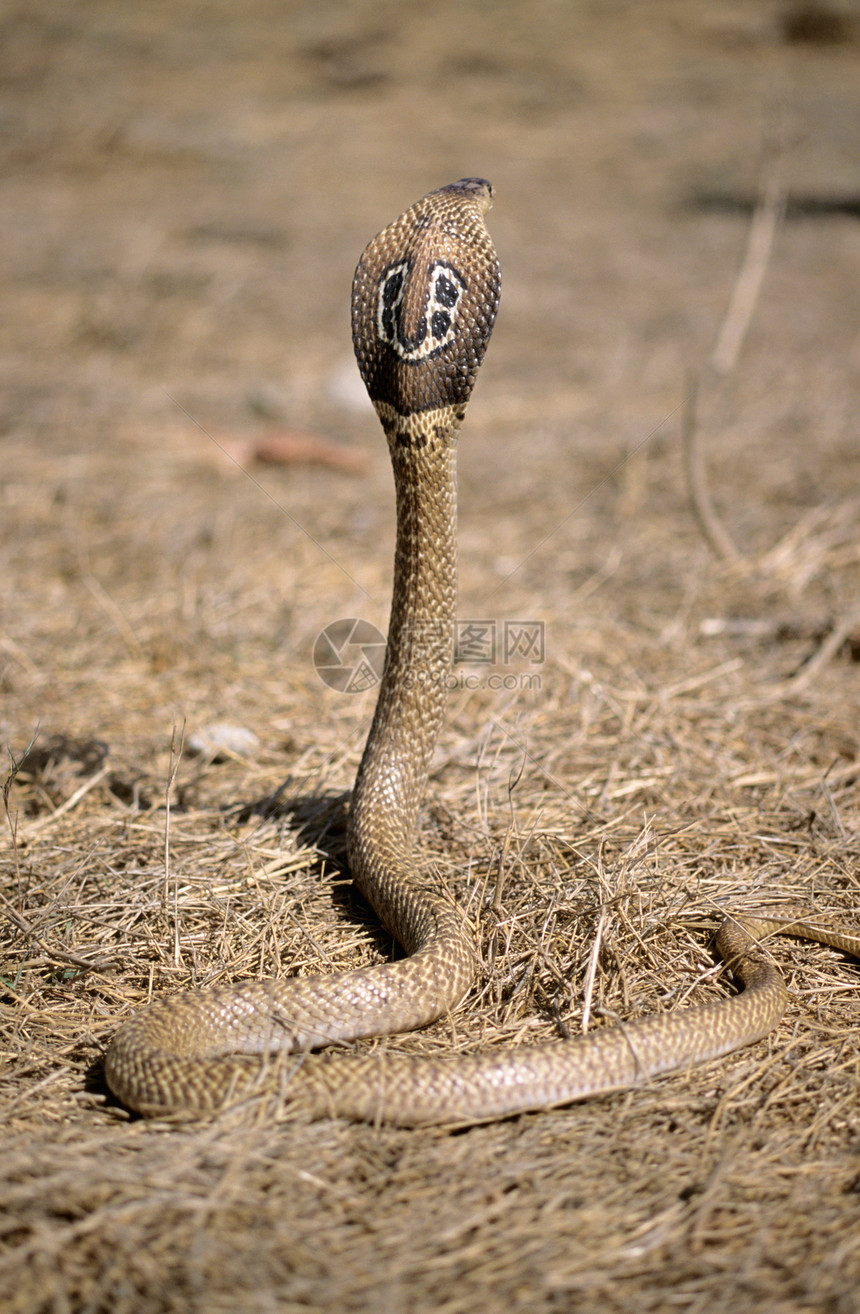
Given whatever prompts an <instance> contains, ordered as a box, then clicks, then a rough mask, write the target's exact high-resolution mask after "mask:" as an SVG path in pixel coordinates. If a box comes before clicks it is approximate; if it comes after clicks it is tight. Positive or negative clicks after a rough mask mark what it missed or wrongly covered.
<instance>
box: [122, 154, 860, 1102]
mask: <svg viewBox="0 0 860 1314" xmlns="http://www.w3.org/2000/svg"><path fill="white" fill-rule="evenodd" d="M491 197H492V189H491V187H490V185H489V183H486V182H484V181H483V180H482V179H477V178H466V179H463V180H461V181H460V182H458V183H454V184H453V185H451V186H449V187H443V188H441V189H440V190H439V191H435V192H431V193H430V194H429V195H428V196H426V197H424V199H423V200H421V201H419V202H418V203H417V204H416V205H414V206H412V207H411V209H409V210H407V211H406V213H405V214H403V215H401V217H400V218H399V219H397V220H396V221H395V222H394V223H393V224H391V225H390V226H389V227H388V228H386V229H385V230H384V231H383V232H382V233H380V234H379V236H378V237H376V238H375V239H374V240H373V241H372V242H371V243H370V245H369V246H368V248H367V250H366V251H365V252H364V255H363V256H362V258H361V261H360V263H359V265H358V269H357V270H356V274H355V281H354V284H353V296H352V323H353V340H354V343H355V351H356V356H357V359H358V365H359V369H360V371H361V374H362V377H363V379H364V382H365V384H366V386H367V389H368V392H369V394H370V397H371V400H372V401H373V403H374V406H375V407H376V410H377V413H378V415H379V418H380V420H381V422H382V425H383V428H384V430H385V433H386V436H387V438H388V444H389V449H390V453H391V459H392V463H393V467H394V477H395V486H396V498H397V548H396V555H395V564H394V593H393V602H392V611H391V621H390V629H389V636H388V647H387V654H386V666H385V671H384V674H383V679H382V684H381V687H380V693H379V699H378V703H377V707H376V713H375V716H374V719H373V724H372V727H371V730H370V734H369V736H368V740H367V746H366V748H365V751H364V756H363V758H362V762H361V766H360V768H359V772H358V777H357V779H356V784H355V790H354V793H353V798H352V805H351V810H350V820H349V831H348V851H349V860H350V865H351V869H352V874H353V877H354V879H355V881H356V883H357V885H358V886H359V888H360V889H361V890H362V892H363V893H364V895H365V896H366V897H367V898H368V899H369V901H370V902H371V904H372V905H373V907H374V909H375V911H376V913H377V914H378V916H379V918H380V920H381V921H382V923H383V924H384V925H385V927H386V928H387V929H388V930H389V931H390V932H391V934H392V935H393V936H395V937H396V939H397V940H398V941H399V942H400V943H401V944H402V945H403V947H404V948H405V949H406V951H407V954H408V955H409V956H408V957H407V958H405V959H403V960H401V961H399V962H396V963H389V964H386V965H383V966H380V967H372V968H364V969H361V970H358V971H353V972H347V973H344V974H343V975H340V976H332V977H316V978H293V979H287V980H277V981H271V982H258V981H251V982H245V983H242V984H239V985H236V986H229V987H223V988H216V989H212V990H206V991H201V992H199V993H195V994H185V995H177V996H173V997H169V998H166V999H162V1000H158V1001H156V1002H155V1003H154V1004H152V1005H150V1007H149V1008H147V1009H145V1010H143V1011H142V1012H141V1013H138V1014H137V1015H136V1016H135V1017H133V1018H132V1019H131V1020H130V1021H128V1022H126V1023H125V1024H124V1025H123V1026H122V1027H121V1028H120V1029H119V1031H118V1032H117V1034H116V1035H115V1037H114V1039H113V1041H112V1043H111V1045H110V1047H109V1049H108V1052H107V1055H106V1059H105V1071H106V1076H107V1080H108V1084H109V1085H110V1087H111V1089H112V1090H113V1091H114V1093H115V1094H116V1095H117V1096H118V1097H119V1098H120V1099H121V1100H122V1101H123V1103H125V1104H126V1105H128V1106H129V1107H130V1108H132V1109H134V1110H137V1111H138V1112H140V1113H144V1114H151V1115H157V1114H167V1113H174V1112H188V1113H192V1114H199V1113H204V1112H207V1111H210V1110H215V1109H217V1108H218V1107H220V1106H221V1105H222V1104H224V1103H225V1101H228V1100H230V1099H232V1098H234V1097H236V1096H239V1095H241V1094H242V1093H243V1092H244V1091H246V1090H247V1089H248V1088H249V1087H251V1086H253V1085H254V1084H255V1083H256V1084H257V1085H259V1084H260V1082H261V1074H262V1081H263V1082H264V1083H265V1081H266V1080H269V1079H270V1080H275V1079H276V1077H277V1079H279V1080H280V1082H281V1085H282V1087H283V1088H284V1091H285V1097H286V1100H287V1102H288V1105H289V1107H291V1108H295V1109H296V1110H297V1111H299V1112H302V1113H304V1114H309V1115H310V1116H314V1117H323V1116H326V1115H333V1116H344V1117H351V1118H357V1119H368V1120H372V1121H376V1120H379V1121H387V1122H393V1123H399V1124H401V1125H419V1124H425V1123H441V1122H477V1121H482V1120H485V1119H488V1118H494V1117H499V1116H502V1115H504V1114H508V1113H514V1112H518V1111H523V1110H526V1109H537V1108H544V1107H549V1106H551V1105H557V1104H563V1103H568V1102H571V1101H573V1100H577V1099H581V1098H583V1097H585V1096H587V1095H591V1094H596V1093H598V1092H602V1091H609V1090H616V1089H619V1088H623V1087H626V1086H629V1085H631V1084H634V1083H636V1082H639V1081H642V1080H643V1079H646V1078H648V1077H650V1076H654V1075H656V1074H658V1073H662V1072H667V1071H670V1070H671V1069H673V1068H679V1067H683V1066H686V1065H688V1064H690V1063H693V1062H700V1061H703V1060H705V1059H709V1058H714V1057H716V1056H718V1055H721V1054H725V1053H728V1052H729V1051H730V1050H733V1049H736V1048H738V1047H739V1046H741V1045H744V1044H747V1043H749V1042H751V1041H753V1040H756V1039H758V1038H759V1037H761V1036H763V1035H765V1034H766V1033H767V1032H768V1031H770V1030H771V1029H772V1028H773V1027H774V1026H775V1025H776V1024H777V1022H778V1021H779V1019H780V1017H781V1016H782V1013H783V1011H784V1009H785V1005H786V1001H787V993H786V990H785V986H784V985H783V982H782V978H781V976H780V974H779V972H778V970H777V969H776V968H775V967H774V966H773V965H772V964H771V963H770V962H769V961H768V960H767V958H766V957H765V956H764V954H762V953H761V951H760V950H758V949H756V948H754V941H755V940H757V939H759V938H760V937H761V936H763V935H765V934H768V933H773V932H786V933H790V934H797V935H802V936H804V937H807V938H810V939H814V940H818V941H820V942H822V943H825V944H831V945H834V946H835V947H837V948H842V949H844V950H845V951H847V952H849V953H853V954H858V953H860V936H856V935H842V934H838V933H835V932H830V931H827V932H824V931H819V930H817V929H816V928H815V927H813V926H810V925H808V924H807V923H805V922H790V923H786V922H785V921H782V920H778V919H774V918H759V919H755V920H753V919H748V918H745V919H744V920H743V922H741V921H738V920H735V919H732V918H727V919H726V921H725V922H724V923H723V926H722V927H721V929H720V932H719V935H718V939H717V946H718V948H719V950H720V953H721V954H722V955H723V957H724V958H725V959H727V961H729V962H730V963H731V966H732V968H733V970H734V971H735V973H736V974H737V975H738V976H739V977H740V979H741V980H742V982H743V984H744V986H745V989H744V991H743V993H742V994H741V995H740V996H738V997H735V998H732V999H728V1000H725V1001H721V1002H719V1003H716V1004H710V1005H707V1006H705V1007H703V1008H698V1009H692V1010H688V1011H686V1012H679V1013H673V1014H669V1015H656V1016H653V1017H650V1018H645V1019H643V1020H641V1021H638V1022H635V1023H631V1024H629V1025H624V1026H619V1027H615V1028H612V1029H603V1030H599V1031H597V1032H596V1033H593V1034H592V1035H590V1036H588V1037H585V1038H580V1039H578V1040H575V1041H567V1042H563V1043H559V1044H557V1045H545V1046H542V1047H538V1048H519V1049H514V1050H511V1051H507V1052H502V1053H493V1054H478V1055H469V1056H466V1057H462V1056H454V1055H452V1056H450V1057H444V1058H441V1059H439V1058H409V1057H402V1056H395V1055H372V1056H369V1057H359V1056H345V1057H341V1056H338V1057H335V1058H327V1057H323V1056H320V1057H316V1056H307V1055H300V1056H299V1058H298V1060H296V1061H295V1062H293V1063H292V1064H291V1065H290V1066H289V1067H287V1068H285V1067H284V1065H283V1064H277V1063H273V1062H272V1060H271V1059H270V1058H268V1057H267V1056H271V1055H273V1054H283V1053H285V1052H290V1051H307V1050H309V1049H312V1048H314V1047H317V1046H320V1045H323V1044H325V1043H327V1042H331V1041H338V1040H341V1041H343V1040H352V1039H357V1038H359V1037H362V1036H369V1035H386V1034H390V1033H393V1032H398V1031H404V1030H408V1029H411V1028H414V1027H419V1026H421V1025H423V1024H425V1023H428V1022H431V1021H433V1020H434V1019H436V1018H438V1017H440V1016H443V1015H444V1014H445V1013H447V1012H448V1011H450V1010H452V1009H454V1008H455V1007H456V1006H457V1005H458V1004H459V1003H460V1001H461V1000H462V999H463V997H464V995H465V994H466V992H467V991H468V989H469V987H470V985H471V983H472V980H473V976H474V971H475V952H474V948H473V945H472V942H471V940H470V938H469V936H468V935H467V934H466V932H465V929H464V926H463V922H462V920H461V918H460V916H459V914H458V913H457V911H456V909H454V908H452V907H451V906H450V905H449V904H448V903H446V902H445V901H444V900H443V899H442V898H441V897H440V895H438V894H437V893H435V892H434V891H433V890H432V889H429V888H427V887H426V885H425V884H424V883H423V882H422V881H421V880H420V878H419V877H418V876H416V874H415V872H414V870H413V864H412V856H411V848H412V836H413V832H414V829H415V824H416V819H417V815H418V809H419V806H420V803H421V799H422V796H423V792H424V787H425V784H426V780H427V774H428V769H429V763H430V757H431V754H432V752H433V747H434V744H435V741H436V737H437V734H438V731H439V728H440V724H441V720H442V715H443V711H444V702H445V688H446V676H447V673H448V671H449V669H450V665H451V659H452V635H453V623H454V611H455V594H456V470H455V458H456V444H457V436H458V433H459V429H460V424H461V422H462V419H463V415H464V413H465V408H466V404H467V402H468V400H469V396H470V394H471V391H472V387H473V385H474V382H475V377H476V375H477V371H478V368H479V366H480V364H481V361H482V359H483V356H484V352H485V350H486V346H487V343H488V341H489V337H490V334H491V332H492V328H493V323H494V321H495V316H496V310H497V308H498V303H499V292H500V274H499V265H498V260H497V258H496V254H495V251H494V249H493V245H492V242H491V241H490V237H489V235H488V233H487V230H486V227H485V225H484V215H485V213H486V212H487V210H488V209H489V208H490V204H491ZM261 1056H263V1057H262V1058H261ZM269 1068H274V1069H275V1073H274V1074H271V1073H269V1071H268V1069H269Z"/></svg>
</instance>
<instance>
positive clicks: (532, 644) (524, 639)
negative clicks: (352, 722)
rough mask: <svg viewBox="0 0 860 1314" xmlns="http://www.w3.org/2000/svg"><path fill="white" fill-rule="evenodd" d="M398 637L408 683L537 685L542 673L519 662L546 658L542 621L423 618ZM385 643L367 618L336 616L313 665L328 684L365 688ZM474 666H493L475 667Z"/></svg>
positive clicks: (374, 679)
mask: <svg viewBox="0 0 860 1314" xmlns="http://www.w3.org/2000/svg"><path fill="white" fill-rule="evenodd" d="M401 642H402V645H403V646H402V648H401V654H402V655H403V654H405V660H406V666H407V670H406V672H405V679H406V682H407V683H408V684H409V683H411V684H422V683H424V682H426V681H430V680H435V681H441V682H443V683H444V685H445V687H446V688H447V689H451V690H453V689H508V690H517V689H539V688H540V687H541V681H540V676H539V675H538V674H537V673H536V672H535V671H534V670H529V669H526V670H523V669H522V668H523V667H526V668H528V667H535V666H541V665H542V664H543V662H544V661H545V659H546V626H545V623H544V622H543V621H532V620H501V621H500V620H484V619H472V620H457V621H455V622H454V626H453V630H452V629H450V628H448V627H447V626H439V625H434V624H433V623H431V622H426V623H424V622H422V623H421V624H419V625H416V626H415V627H413V628H411V629H409V630H408V631H406V632H405V633H404V635H403V637H402V640H401ZM385 647H386V641H385V638H384V637H383V635H382V634H380V632H379V630H378V629H377V628H376V626H375V625H371V624H370V623H369V622H368V621H363V620H356V619H355V617H350V618H349V619H348V620H339V621H334V622H333V623H332V624H331V625H327V626H326V628H325V629H324V630H323V631H322V632H321V633H320V634H319V635H318V636H317V640H316V643H315V644H314V666H315V668H316V670H317V673H318V675H319V676H320V679H322V680H323V681H324V682H325V683H326V684H327V685H328V686H329V688H331V689H336V690H337V691H338V692H339V693H363V692H364V691H365V690H367V689H372V688H374V686H375V685H377V684H378V683H379V681H380V680H381V679H382V671H383V668H384V666H385ZM452 654H453V668H451V667H450V666H449V663H450V662H451V657H452ZM475 667H485V668H488V667H489V668H492V669H491V670H485V671H483V672H481V673H478V672H476V671H475V669H474V668H475ZM511 667H516V668H517V669H515V670H512V669H511Z"/></svg>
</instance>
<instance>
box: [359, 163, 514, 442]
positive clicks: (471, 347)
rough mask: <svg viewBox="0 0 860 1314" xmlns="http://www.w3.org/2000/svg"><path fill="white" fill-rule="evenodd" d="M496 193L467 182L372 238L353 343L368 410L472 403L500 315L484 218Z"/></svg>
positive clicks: (403, 412) (433, 195) (362, 264)
mask: <svg viewBox="0 0 860 1314" xmlns="http://www.w3.org/2000/svg"><path fill="white" fill-rule="evenodd" d="M492 196H493V189H492V187H491V186H490V184H489V183H488V182H486V181H485V180H484V179H483V178H462V179H461V180H460V181H459V182H456V183H451V184H450V185H449V186H447V187H440V188H439V189H438V190H437V191H433V192H430V193H429V194H428V195H427V196H425V197H423V199H422V200H420V201H418V202H416V204H415V205H413V206H411V207H410V208H409V209H408V210H407V211H405V213H404V214H402V215H401V216H400V217H399V219H396V220H395V221H394V223H392V224H389V226H388V227H387V228H385V229H383V231H382V232H381V233H380V234H379V235H378V236H377V237H375V238H374V239H373V241H372V242H371V243H370V245H369V246H368V247H367V249H366V251H365V252H364V255H363V256H362V257H361V260H360V261H359V264H358V268H357V269H356V271H355V279H354V281H353V291H352V336H353V343H354V346H355V354H356V359H357V361H358V368H359V370H360V372H361V376H362V378H363V379H364V383H365V386H366V387H367V390H368V393H369V394H370V398H371V401H372V402H373V403H374V404H375V405H377V409H379V403H382V404H383V406H384V407H386V408H388V407H390V408H393V410H394V411H395V412H397V414H398V415H400V416H403V417H407V416H410V415H414V414H417V413H419V412H421V411H428V410H437V409H441V408H444V407H449V406H453V407H455V408H457V410H458V411H459V412H460V415H459V416H458V419H459V418H462V410H463V408H464V407H465V405H466V402H467V401H468V400H469V397H470V395H471V392H472V388H473V387H474V384H475V379H476V377H477V373H478V368H479V366H480V364H481V361H482V360H483V358H484V353H485V352H486V349H487V343H488V342H489V340H490V334H491V333H492V331H493V324H494V323H495V319H496V312H497V310H498V307H499V295H500V291H501V273H500V270H499V261H498V257H497V256H496V252H495V249H494V247H493V243H492V241H491V239H490V235H489V233H488V232H487V229H486V226H485V224H484V215H485V214H486V213H487V211H488V210H489V208H490V206H491V205H492Z"/></svg>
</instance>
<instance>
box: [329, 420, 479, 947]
mask: <svg viewBox="0 0 860 1314" xmlns="http://www.w3.org/2000/svg"><path fill="white" fill-rule="evenodd" d="M377 410H378V411H379V413H380V418H381V419H382V422H383V426H384V428H385V430H386V433H387V434H388V438H389V446H390V450H391V460H392V465H393V468H394V481H395V488H396V503H397V546H396V550H395V557H394V588H393V597H392V604H391V617H390V621H389V629H388V644H387V648H386V658H385V669H384V671H383V675H382V682H381V684H380V688H379V697H378V699H377V704H376V711H375V713H374V717H373V723H372V725H371V728H370V733H369V735H368V738H367V744H366V746H365V749H364V755H363V757H362V759H361V765H360V767H359V770H358V776H357V777H356V782H355V788H354V790H353V795H352V805H351V809H350V821H349V830H348V849H349V859H350V866H351V869H352V874H353V879H354V880H355V881H356V883H357V884H358V886H359V888H360V889H361V890H362V891H363V892H364V893H366V894H368V895H369V887H370V886H371V885H373V886H374V887H375V889H376V888H378V885H379V880H380V874H381V873H384V872H386V871H393V870H394V869H395V868H397V869H400V871H401V872H402V869H403V867H404V866H409V865H411V862H410V856H411V846H412V837H413V834H414V830H415V823H416V819H417V816H418V810H419V808H420V806H421V801H422V799H423V796H424V791H425V787H426V784H427V775H428V771H429V767H430V760H431V758H432V755H433V750H434V748H435V745H436V739H437V736H438V734H439V729H440V727H441V724H442V719H443V716H444V713H445V705H446V702H447V686H448V678H449V675H450V671H451V662H452V655H453V642H454V621H455V615H456V602H457V536H456V514H457V474H456V449H457V434H458V432H459V417H456V416H454V415H453V413H452V412H451V411H450V410H448V409H447V408H446V410H445V411H438V412H430V413H427V412H425V413H424V414H423V415H419V416H411V417H409V418H408V419H405V418H403V417H395V413H394V412H393V410H392V409H391V408H389V407H387V406H385V405H383V404H379V403H378V404H377ZM407 430H408V432H407ZM383 883H384V878H383ZM369 897H370V895H369ZM371 901H372V902H373V904H374V907H375V908H376V911H377V913H378V915H379V916H380V917H381V918H382V919H383V921H385V923H386V924H387V925H388V926H389V929H390V930H391V931H393V933H394V934H395V935H397V938H398V939H401V941H402V936H401V934H400V931H399V927H398V926H397V925H396V922H397V921H398V920H399V919H398V918H397V917H396V916H393V915H392V911H391V909H390V908H387V907H385V906H380V904H379V899H378V897H377V894H376V893H375V892H374V893H373V895H372V898H371Z"/></svg>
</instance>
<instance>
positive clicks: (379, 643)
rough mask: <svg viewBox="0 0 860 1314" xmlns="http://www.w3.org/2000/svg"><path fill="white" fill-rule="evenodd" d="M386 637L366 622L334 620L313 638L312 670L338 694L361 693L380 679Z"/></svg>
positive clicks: (353, 619) (352, 619)
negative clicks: (314, 639)
mask: <svg viewBox="0 0 860 1314" xmlns="http://www.w3.org/2000/svg"><path fill="white" fill-rule="evenodd" d="M384 665H385V635H384V634H380V632H379V630H378V629H377V628H376V626H375V625H371V624H370V622H369V621H364V620H357V619H356V618H355V617H354V616H350V617H348V618H347V619H346V620H338V621H333V622H332V624H331V625H327V626H326V627H325V629H324V630H322V631H321V632H320V633H319V634H318V635H317V638H316V642H315V644H314V667H315V669H316V672H317V675H318V676H319V677H320V679H321V680H322V681H323V683H324V684H327V685H328V686H329V688H330V689H336V690H337V691H338V693H363V692H364V691H365V689H372V688H373V687H374V685H377V684H379V681H380V680H381V679H382V668H383V666H384Z"/></svg>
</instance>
